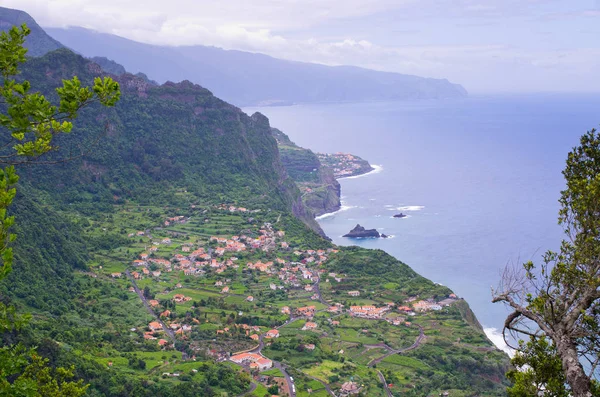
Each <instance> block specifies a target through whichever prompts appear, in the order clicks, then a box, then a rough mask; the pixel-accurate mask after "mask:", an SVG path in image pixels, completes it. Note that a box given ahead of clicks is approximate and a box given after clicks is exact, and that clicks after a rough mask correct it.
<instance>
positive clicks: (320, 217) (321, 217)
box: [315, 203, 356, 221]
mask: <svg viewBox="0 0 600 397" xmlns="http://www.w3.org/2000/svg"><path fill="white" fill-rule="evenodd" d="M352 208H356V206H355V205H344V204H343V203H342V206H341V207H340V209H339V210H337V211H334V212H328V213H326V214H323V215H319V216H317V217H315V219H316V220H318V221H319V220H321V219H325V218H329V217H331V216H335V215H337V214H339V213H340V212H344V211H348V210H350V209H352Z"/></svg>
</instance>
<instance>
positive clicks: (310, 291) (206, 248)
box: [111, 205, 457, 396]
mask: <svg viewBox="0 0 600 397" xmlns="http://www.w3.org/2000/svg"><path fill="white" fill-rule="evenodd" d="M217 209H218V210H219V211H223V212H225V213H242V214H249V213H257V212H258V211H250V210H248V209H246V208H243V207H236V206H232V205H220V206H218V207H217ZM188 222H190V218H189V217H186V216H182V215H178V216H174V217H169V218H167V219H165V220H164V221H163V224H162V227H163V228H168V227H173V226H176V225H185V224H187V223H188ZM128 237H130V238H135V239H139V238H146V240H147V241H148V242H147V243H145V249H144V250H143V251H142V252H140V253H139V254H138V255H137V256H138V257H137V258H136V259H134V260H132V261H131V263H130V264H129V268H128V270H126V272H125V273H122V272H116V273H111V277H113V278H115V279H119V278H125V277H126V276H127V277H129V278H130V279H131V281H132V282H133V283H134V285H135V283H145V285H146V287H145V288H146V289H148V286H150V287H152V285H157V284H158V283H159V282H162V280H164V279H165V278H167V279H172V278H173V276H171V275H177V274H183V276H184V278H183V279H182V278H178V280H179V281H178V282H177V283H176V284H175V285H174V286H173V288H172V290H165V291H163V292H162V293H160V295H165V294H167V296H169V297H170V298H169V301H165V299H164V298H161V299H158V298H157V299H148V297H146V296H144V293H143V292H142V291H141V290H140V289H139V288H137V287H135V286H131V287H129V290H130V291H132V292H136V291H137V292H138V293H139V295H140V298H141V299H142V300H143V301H144V302H145V303H146V304H147V305H148V307H149V308H151V310H152V312H153V313H154V314H155V315H156V319H155V320H154V321H151V322H149V323H148V324H147V330H146V331H144V335H143V337H144V339H145V340H147V341H149V342H155V343H156V344H157V345H158V346H159V347H160V348H161V349H163V350H173V349H174V348H175V344H176V343H175V342H176V341H178V340H180V341H183V342H184V343H187V344H188V345H189V346H195V345H196V341H195V338H197V337H198V336H197V335H198V334H197V331H194V330H200V329H203V328H205V326H204V325H203V324H206V322H207V321H208V320H206V319H203V318H201V317H199V316H194V315H191V316H190V315H189V313H193V312H194V310H195V309H197V307H196V306H193V305H198V304H199V302H198V300H197V298H193V297H192V296H189V295H190V294H191V293H189V292H188V293H187V295H186V292H185V291H188V290H190V288H191V290H193V287H187V285H186V284H188V281H189V282H192V281H193V280H205V279H206V280H207V281H208V280H209V279H211V280H214V282H213V283H212V284H210V285H207V284H203V285H205V287H203V289H206V290H207V291H208V290H210V291H214V294H218V295H220V296H221V297H223V298H225V299H243V300H242V302H243V303H244V304H246V305H248V304H250V305H253V306H251V307H254V309H256V308H257V307H265V306H264V305H265V304H267V305H270V304H271V303H269V302H268V301H266V302H261V298H260V296H265V294H266V293H269V291H271V292H272V293H279V292H280V293H283V294H284V295H283V296H284V297H287V298H284V299H286V301H287V302H289V304H287V305H282V306H281V307H280V308H279V309H278V312H279V313H280V314H281V315H282V316H284V320H281V321H280V322H279V323H276V324H273V325H275V327H268V326H264V325H249V324H246V323H237V322H235V321H234V322H227V324H224V326H221V327H218V328H217V329H215V330H214V337H215V338H218V339H217V340H223V338H225V339H224V340H227V339H228V338H229V339H231V338H233V340H239V339H240V338H241V336H244V337H245V338H247V339H246V340H247V341H248V342H238V343H236V344H235V346H239V347H242V349H241V350H235V351H234V350H223V347H221V348H217V349H214V348H212V349H209V348H206V349H207V351H206V352H205V353H206V354H208V355H209V356H211V357H213V358H214V359H215V360H217V361H222V362H231V363H234V364H236V365H239V366H241V367H242V368H245V369H246V370H247V371H249V372H251V373H254V374H255V376H258V375H257V374H259V373H261V372H263V371H269V370H271V369H273V368H274V367H277V368H278V369H279V370H280V371H281V372H282V373H283V374H284V376H285V378H286V379H287V382H286V383H287V385H284V387H283V389H286V390H287V395H290V396H295V392H294V391H293V390H294V389H295V386H294V383H293V381H291V380H290V379H291V376H289V374H287V372H286V370H285V369H284V367H283V366H282V365H281V363H279V362H277V361H274V360H273V359H271V358H269V357H268V355H265V353H264V351H269V350H268V349H270V346H271V345H272V344H273V341H275V340H277V339H278V338H279V337H280V336H281V332H282V330H284V329H285V330H286V329H288V327H297V328H294V329H298V330H299V331H302V332H306V333H314V335H315V336H316V337H317V338H321V337H322V335H327V332H325V331H324V330H323V329H322V328H324V327H325V328H331V327H333V328H337V327H343V326H344V323H346V322H348V321H349V320H347V319H357V320H368V321H383V322H385V323H387V324H389V325H391V326H394V327H401V326H402V327H406V328H409V329H410V328H411V327H412V319H413V318H415V317H418V316H419V315H420V314H421V313H427V312H435V311H440V310H443V308H445V307H449V306H450V305H452V304H453V303H454V302H456V301H457V297H456V296H455V295H454V294H450V295H448V296H447V297H446V298H445V299H443V300H440V301H435V300H434V299H432V298H428V299H418V298H417V297H415V296H413V297H407V299H406V300H405V301H401V302H400V301H397V302H389V301H388V302H381V304H373V303H369V304H367V303H361V302H362V301H363V300H365V299H363V297H362V295H364V294H365V291H361V290H347V291H343V292H342V291H340V292H342V295H332V294H331V293H332V292H333V291H335V288H336V286H337V285H340V286H342V285H343V283H344V281H345V279H346V278H347V276H346V275H345V274H339V273H337V272H332V271H329V270H327V266H326V264H327V262H328V261H330V260H331V259H332V258H335V256H336V254H338V252H339V250H338V249H337V248H332V247H329V248H325V249H299V248H298V247H294V246H293V244H291V243H290V242H289V241H287V240H286V232H285V230H279V229H278V228H276V227H274V225H273V224H272V223H269V222H264V223H262V224H260V226H256V230H254V231H250V232H248V230H247V231H246V232H245V233H240V234H234V235H229V236H222V235H212V236H210V237H208V238H207V239H206V240H204V241H196V242H182V241H178V240H180V239H177V238H175V237H162V238H155V237H154V236H153V235H152V232H151V231H137V232H135V233H130V234H129V235H128ZM146 240H144V241H146ZM167 249H168V252H170V255H169V256H165V255H164V254H161V253H162V252H165V250H167ZM261 257H262V259H259V258H261ZM244 258H255V259H253V260H244ZM244 274H248V275H251V274H255V275H256V276H254V277H259V278H260V280H264V281H263V282H261V283H260V284H259V285H261V286H262V287H260V288H262V289H263V290H260V289H258V290H257V289H255V288H253V289H252V292H251V293H250V294H245V295H242V294H241V293H240V291H237V290H236V287H234V285H236V284H237V283H239V277H238V275H241V276H242V279H244V277H245V276H243V275H244ZM148 282H150V284H147V283H148ZM238 289H239V288H238ZM322 289H326V290H327V291H328V295H329V296H328V298H327V299H325V298H324V296H323V293H322ZM178 290H180V291H181V292H178ZM192 295H193V294H192ZM335 296H339V298H337V299H339V300H337V301H336V299H333V298H334V297H335ZM344 296H345V297H344ZM238 297H239V298H238ZM306 301H314V302H315V303H314V304H308V305H300V304H301V303H304V302H306ZM345 301H347V302H349V303H348V304H347V305H345V304H344V303H343V302H345ZM365 301H366V300H365ZM169 302H170V303H169ZM294 302H298V303H300V304H297V305H295V304H294ZM178 306H181V307H185V308H187V309H185V310H187V311H188V315H186V316H184V317H181V315H179V314H178V313H180V311H179V309H177V307H178ZM235 306H236V307H237V309H235V311H237V312H239V313H238V315H242V313H244V312H245V311H246V310H248V306H242V305H241V304H237V305H235ZM244 307H245V309H244ZM260 310H265V309H259V311H260ZM236 317H237V316H236ZM295 324H298V325H295ZM286 332H287V331H286ZM194 335H196V336H194ZM203 335H205V334H203ZM242 339H243V338H242ZM225 345H227V343H225ZM244 346H245V347H244ZM302 349H304V350H305V351H307V352H310V351H315V350H316V349H317V345H316V344H315V343H303V344H302ZM390 349H392V348H390ZM192 350H193V349H192ZM200 353H203V352H201V351H197V353H195V354H200ZM195 354H193V355H192V357H194V355H195ZM340 354H343V350H340ZM168 376H177V375H173V374H168ZM323 385H324V387H325V383H323ZM342 386H343V387H340V389H339V390H338V391H337V392H335V393H336V394H335V395H341V396H342V395H343V396H347V395H352V394H357V393H359V392H360V391H361V388H360V387H359V386H357V385H356V384H354V383H352V382H346V383H344V385H342ZM332 393H334V392H333V391H332Z"/></svg>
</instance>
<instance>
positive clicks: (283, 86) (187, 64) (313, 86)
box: [46, 27, 467, 106]
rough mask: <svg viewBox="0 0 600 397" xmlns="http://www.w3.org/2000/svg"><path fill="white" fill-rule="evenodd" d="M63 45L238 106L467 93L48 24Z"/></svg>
mask: <svg viewBox="0 0 600 397" xmlns="http://www.w3.org/2000/svg"><path fill="white" fill-rule="evenodd" d="M46 31H47V32H48V33H49V34H50V35H51V36H52V37H54V38H55V39H57V40H59V41H60V42H61V43H63V44H65V45H66V46H68V47H70V48H71V49H73V50H74V51H76V52H79V53H80V54H82V55H84V56H87V57H94V56H103V57H107V58H110V59H112V60H114V61H116V62H118V63H120V64H122V65H123V66H124V67H125V68H126V69H127V71H129V72H131V73H137V72H140V71H142V72H144V73H146V74H147V75H148V77H149V78H150V79H153V80H156V81H158V82H159V83H163V82H166V81H181V80H190V81H193V82H194V83H197V84H200V85H202V86H204V87H206V88H208V89H210V90H211V91H212V92H214V94H215V95H216V96H218V97H220V98H222V99H224V100H226V101H228V102H231V103H234V104H236V105H238V106H247V105H277V104H291V103H304V102H342V101H352V102H359V101H376V100H397V99H424V98H427V99H428V98H453V97H464V96H466V95H467V92H466V90H465V89H464V88H463V87H462V86H460V85H458V84H452V83H450V82H449V81H448V80H445V79H430V78H423V77H417V76H410V75H403V74H399V73H388V72H378V71H373V70H368V69H363V68H358V67H353V66H325V65H319V64H312V63H303V62H293V61H287V60H282V59H276V58H273V57H270V56H268V55H264V54H255V53H250V52H243V51H234V50H223V49H221V48H216V47H208V46H200V45H196V46H181V47H169V46H157V45H150V44H144V43H139V42H135V41H132V40H128V39H125V38H123V37H119V36H115V35H111V34H106V33H99V32H96V31H92V30H88V29H84V28H80V27H71V28H66V29H61V28H47V29H46Z"/></svg>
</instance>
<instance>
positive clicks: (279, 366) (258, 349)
mask: <svg viewBox="0 0 600 397" xmlns="http://www.w3.org/2000/svg"><path fill="white" fill-rule="evenodd" d="M295 320H297V318H295V319H292V318H290V320H288V321H286V322H285V323H283V324H282V325H280V326H279V327H277V328H280V327H283V326H284V325H286V324H288V323H290V322H292V321H295ZM264 339H265V336H264V334H261V335H260V336H259V339H258V346H257V347H255V348H254V349H252V350H250V353H256V354H260V355H263V354H262V349H263V348H264V347H265V341H264ZM263 356H264V355H263ZM265 357H266V356H265ZM267 358H268V357H267ZM269 360H271V361H272V362H273V367H275V368H277V369H278V370H280V371H281V373H282V374H283V376H284V377H285V382H286V383H287V386H288V390H289V391H290V397H296V393H295V392H294V391H293V389H292V385H293V384H294V381H292V377H291V376H290V374H289V373H288V372H287V371H286V369H285V368H284V366H283V364H281V363H280V362H279V361H275V360H273V359H269Z"/></svg>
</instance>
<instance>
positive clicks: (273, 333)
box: [265, 329, 279, 339]
mask: <svg viewBox="0 0 600 397" xmlns="http://www.w3.org/2000/svg"><path fill="white" fill-rule="evenodd" d="M265 338H268V339H271V338H279V331H277V330H276V329H272V330H270V331H267V333H266V334H265Z"/></svg>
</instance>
